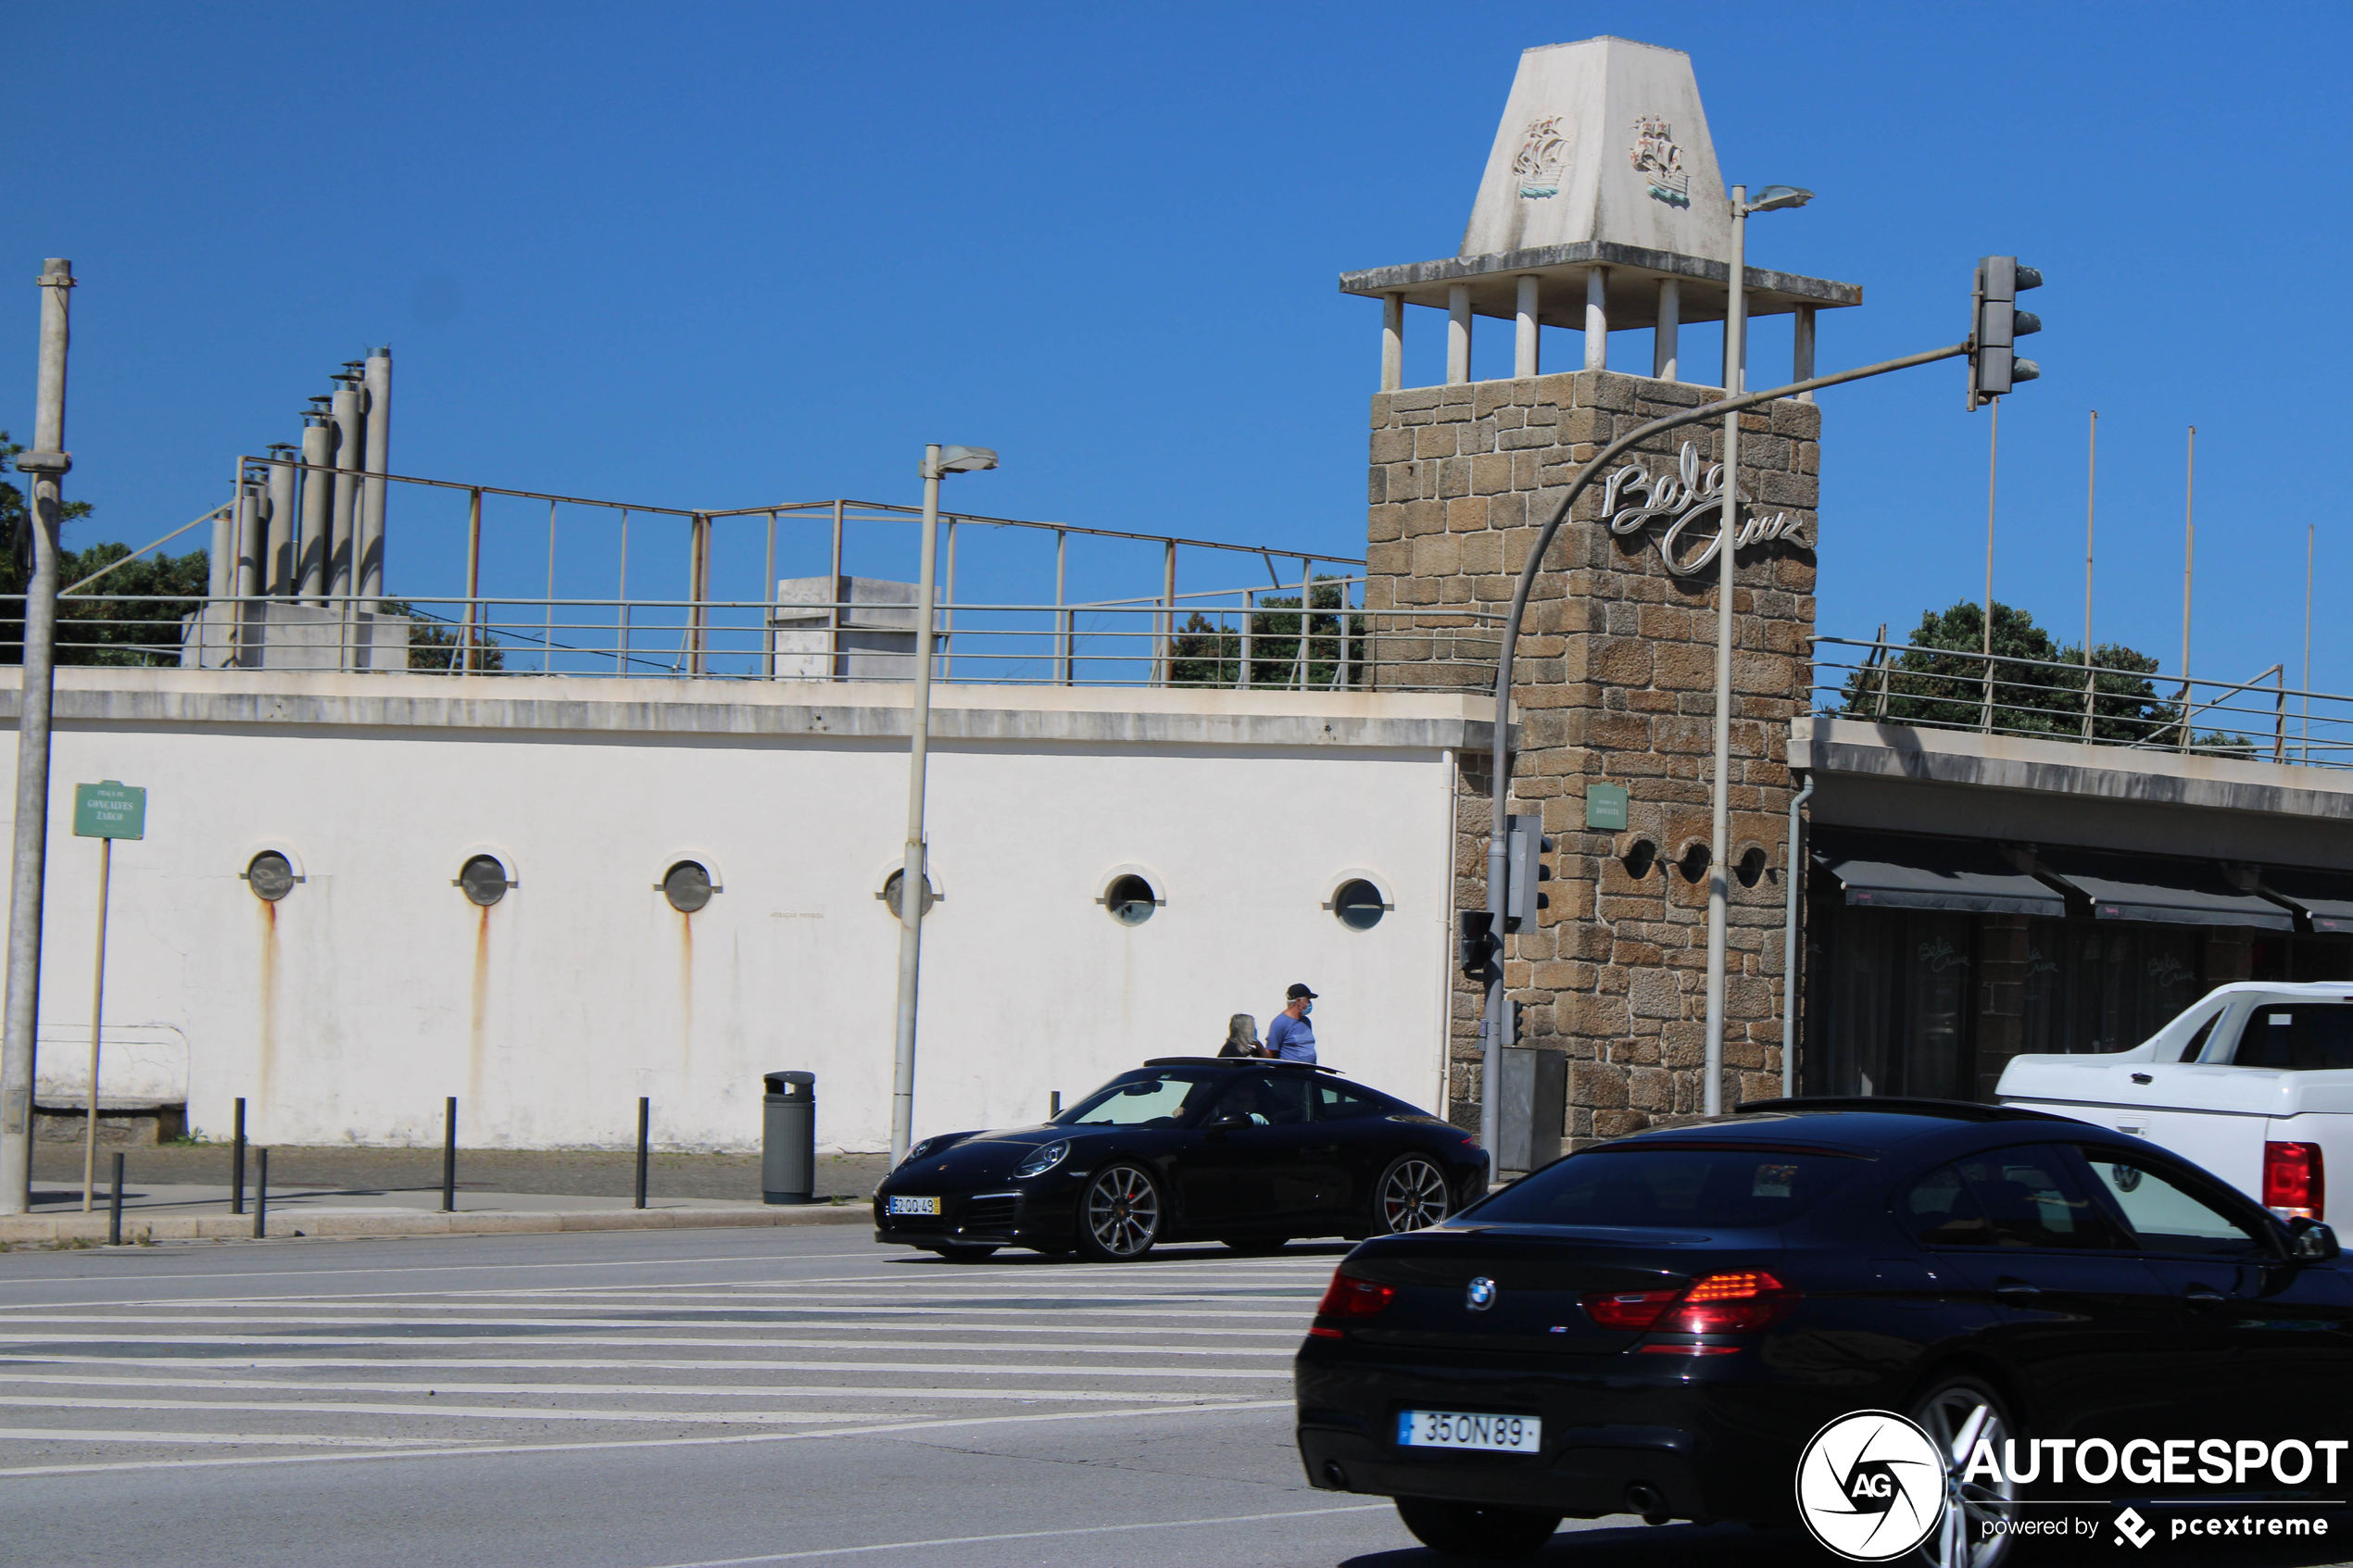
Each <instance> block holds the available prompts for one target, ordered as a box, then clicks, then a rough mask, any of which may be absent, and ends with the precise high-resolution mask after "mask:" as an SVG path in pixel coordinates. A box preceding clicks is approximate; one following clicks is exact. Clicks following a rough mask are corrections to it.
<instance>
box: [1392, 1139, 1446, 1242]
mask: <svg viewBox="0 0 2353 1568" xmlns="http://www.w3.org/2000/svg"><path fill="white" fill-rule="evenodd" d="M1453 1211H1454V1204H1453V1196H1452V1195H1451V1194H1450V1193H1449V1192H1448V1191H1447V1189H1446V1173H1445V1172H1443V1171H1441V1170H1440V1169H1439V1168H1438V1165H1437V1162H1436V1161H1435V1160H1431V1159H1430V1158H1429V1157H1428V1155H1426V1154H1401V1155H1399V1156H1398V1157H1397V1158H1396V1159H1394V1160H1390V1162H1389V1169H1388V1170H1386V1171H1383V1172H1382V1173H1381V1174H1380V1180H1379V1181H1378V1182H1376V1183H1374V1184H1373V1234H1374V1235H1375V1236H1395V1235H1397V1234H1398V1233H1399V1232H1401V1231H1417V1230H1422V1229H1425V1228H1427V1227H1428V1226H1430V1225H1434V1224H1436V1223H1438V1222H1439V1221H1441V1220H1442V1219H1444V1218H1445V1217H1446V1216H1447V1215H1449V1214H1451V1213H1453Z"/></svg>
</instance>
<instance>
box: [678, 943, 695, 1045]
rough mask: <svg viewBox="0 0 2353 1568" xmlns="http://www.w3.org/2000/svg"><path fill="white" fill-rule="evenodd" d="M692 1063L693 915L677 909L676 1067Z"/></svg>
mask: <svg viewBox="0 0 2353 1568" xmlns="http://www.w3.org/2000/svg"><path fill="white" fill-rule="evenodd" d="M694 1064H695V917H694V916H692V915H690V914H688V913H686V911H685V910H684V909H681V910H679V911H678V1071H679V1073H680V1074H681V1075H682V1076H683V1075H684V1074H685V1073H686V1071H687V1069H689V1068H691V1067H693V1066H694Z"/></svg>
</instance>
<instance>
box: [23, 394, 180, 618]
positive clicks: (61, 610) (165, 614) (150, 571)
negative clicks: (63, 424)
mask: <svg viewBox="0 0 2353 1568" xmlns="http://www.w3.org/2000/svg"><path fill="white" fill-rule="evenodd" d="M23 450H24V444H23V443H22V442H19V441H12V440H10V439H9V437H8V433H7V432H6V431H0V464H5V463H6V460H7V459H9V458H14V457H15V456H16V455H17V454H18V453H19V452H21V451H23ZM64 514H65V521H68V522H72V521H78V520H80V519H82V518H86V517H88V516H89V515H90V503H89V502H87V501H68V502H67V503H66V504H65V507H64ZM130 553H131V546H128V545H122V544H116V543H111V542H109V543H106V544H98V545H93V546H90V547H89V548H88V549H86V550H60V551H58V553H57V586H58V587H59V588H60V589H64V588H70V587H72V586H73V585H74V584H75V583H79V582H81V581H82V579H83V578H85V577H87V576H89V575H90V574H91V573H92V572H94V571H98V570H99V569H100V568H101V567H104V566H107V565H109V564H111V563H113V562H115V561H119V560H120V559H122V558H124V557H125V556H127V555H129V554H130ZM209 571H210V557H209V555H208V553H207V552H206V551H203V550H192V551H190V552H189V553H188V554H186V555H182V556H162V555H158V556H154V557H150V558H144V559H141V560H136V561H132V563H131V564H130V565H128V566H124V567H119V568H117V569H116V570H115V571H111V572H109V573H107V576H106V578H105V579H104V580H103V582H102V583H99V584H97V585H96V586H94V588H93V589H92V592H94V593H102V594H106V595H108V596H110V597H108V598H106V599H98V600H82V601H76V600H71V599H69V600H65V601H63V602H62V603H60V604H59V605H58V606H57V662H58V663H60V664H178V663H179V662H180V618H181V617H182V616H183V615H187V614H190V613H191V612H193V611H194V610H195V608H196V606H197V604H198V602H199V601H200V600H201V598H202V596H203V594H204V590H205V585H206V582H207V579H208V573H209ZM31 576H32V517H31V512H30V511H29V510H28V508H27V507H26V503H25V495H24V492H23V491H22V490H21V489H19V488H18V487H17V486H16V485H15V484H13V483H9V482H7V481H6V480H0V664H21V663H23V662H24V591H25V584H26V583H27V582H28V581H30V579H31ZM140 595H161V596H163V597H162V598H161V599H159V600H146V601H145V602H142V601H141V600H139V599H137V598H136V597H132V596H140Z"/></svg>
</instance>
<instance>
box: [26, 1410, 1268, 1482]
mask: <svg viewBox="0 0 2353 1568" xmlns="http://www.w3.org/2000/svg"><path fill="white" fill-rule="evenodd" d="M1290 1406H1291V1401H1290V1400H1289V1399H1252V1400H1248V1401H1242V1402H1237V1403H1234V1404H1225V1405H1162V1406H1159V1407H1157V1408H1147V1409H1126V1410H1110V1411H1052V1412H1050V1413H1043V1414H1037V1415H985V1416H968V1417H961V1418H957V1419H952V1420H936V1421H897V1422H889V1423H886V1424H878V1425H873V1426H843V1427H836V1428H833V1429H831V1430H828V1431H822V1432H748V1433H741V1434H737V1435H735V1436H725V1437H650V1438H643V1439H637V1440H626V1439H623V1440H615V1441H610V1442H599V1443H505V1444H492V1443H475V1444H471V1445H469V1446H466V1447H463V1448H458V1447H450V1448H426V1447H418V1448H414V1449H405V1450H403V1451H401V1452H398V1453H343V1454H276V1455H271V1456H267V1457H260V1458H254V1459H160V1460H132V1461H124V1462H121V1463H114V1464H106V1463H99V1464H38V1465H11V1466H0V1481H5V1480H7V1479H9V1478H11V1477H17V1476H27V1477H30V1476H38V1475H85V1474H94V1473H97V1472H102V1471H107V1472H111V1471H125V1470H199V1469H220V1468H223V1467H226V1466H231V1465H258V1464H331V1463H340V1462H346V1461H354V1460H385V1459H474V1458H480V1457H484V1456H491V1455H499V1456H503V1455H509V1454H560V1453H583V1452H590V1451H597V1452H602V1451H606V1450H610V1449H693V1448H719V1447H741V1446H744V1445H748V1444H752V1443H791V1442H799V1441H802V1440H804V1439H808V1438H815V1437H871V1436H877V1435H883V1434H888V1433H893V1432H932V1431H938V1430H940V1429H942V1428H947V1427H961V1426H1000V1425H1013V1424H1026V1423H1034V1422H1041V1421H1097V1420H1106V1419H1115V1418H1117V1417H1121V1416H1156V1415H1198V1414H1202V1413H1203V1412H1208V1413H1213V1414H1220V1415H1222V1414H1229V1413H1232V1412H1234V1411H1261V1410H1289V1409H1290ZM5 1436H28V1437H46V1436H62V1437H91V1438H93V1439H94V1440H100V1441H124V1440H132V1439H138V1438H144V1439H145V1440H149V1441H167V1442H169V1441H178V1440H179V1439H177V1438H175V1437H170V1436H157V1435H155V1434H126V1433H99V1434H86V1433H47V1432H39V1431H31V1432H23V1433H11V1432H6V1431H0V1437H5ZM191 1440H201V1441H204V1442H208V1443H211V1442H222V1441H228V1440H229V1439H224V1438H219V1437H215V1436H210V1435H205V1436H201V1438H200V1439H191ZM280 1440H282V1441H294V1440H295V1439H280ZM330 1440H332V1441H340V1442H348V1443H359V1442H363V1441H368V1439H363V1438H340V1439H330ZM404 1441H408V1442H420V1441H421V1440H420V1439H414V1438H411V1439H404Z"/></svg>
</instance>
